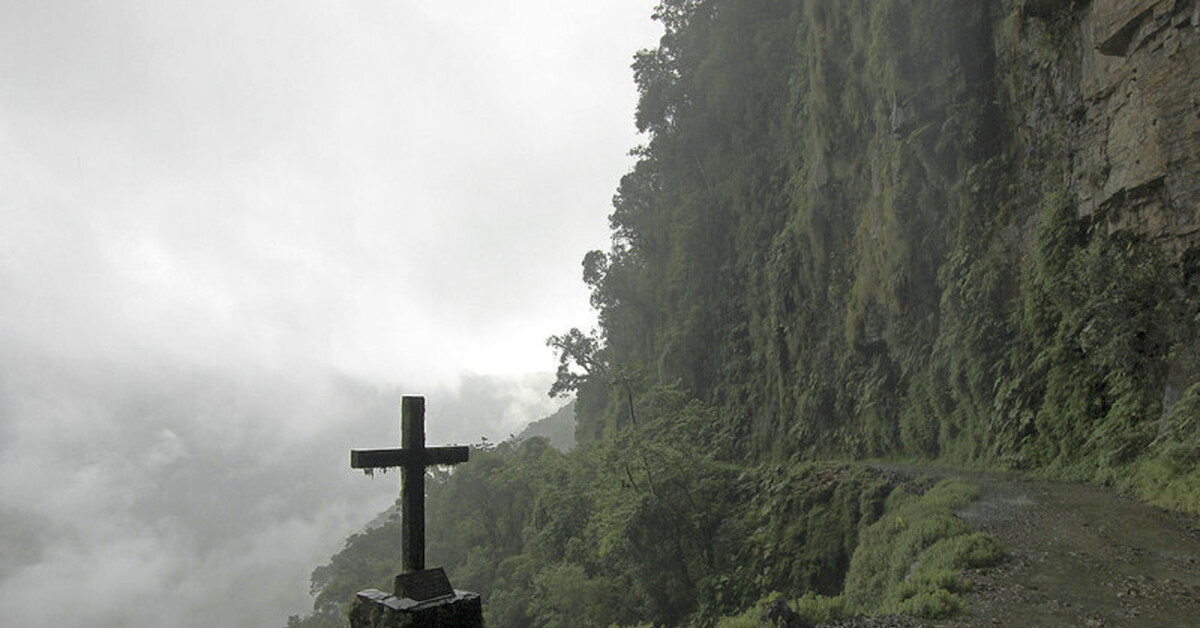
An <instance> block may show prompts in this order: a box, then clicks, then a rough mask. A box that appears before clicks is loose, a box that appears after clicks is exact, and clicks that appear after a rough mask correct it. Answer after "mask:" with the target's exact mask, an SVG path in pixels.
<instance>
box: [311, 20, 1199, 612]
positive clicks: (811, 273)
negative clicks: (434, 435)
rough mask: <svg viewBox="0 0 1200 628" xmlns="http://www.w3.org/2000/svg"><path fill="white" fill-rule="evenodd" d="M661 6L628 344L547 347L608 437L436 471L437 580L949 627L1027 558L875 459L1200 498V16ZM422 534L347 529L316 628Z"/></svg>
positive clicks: (1156, 496) (630, 226)
mask: <svg viewBox="0 0 1200 628" xmlns="http://www.w3.org/2000/svg"><path fill="white" fill-rule="evenodd" d="M655 17H656V19H658V20H659V21H660V22H661V23H662V24H663V26H664V28H665V34H664V36H663V38H662V40H661V44H660V46H659V47H658V48H656V49H653V50H646V51H643V52H641V53H639V54H638V55H637V57H636V59H635V61H634V64H633V70H634V77H635V80H636V82H637V85H638V88H639V90H640V93H641V100H640V103H639V106H638V110H637V116H636V123H637V126H638V128H639V129H640V130H642V131H643V132H644V137H645V140H646V141H645V144H644V145H642V146H640V147H638V148H637V149H636V150H635V155H636V156H637V158H638V159H637V162H636V165H635V166H634V167H633V168H632V170H631V171H630V172H629V173H628V174H627V175H626V176H625V177H624V178H623V179H622V180H621V181H620V184H619V186H618V188H617V192H616V195H615V197H614V207H613V212H612V215H611V225H612V230H613V238H612V246H611V248H609V249H608V250H606V251H593V252H591V253H588V254H587V255H586V257H585V258H584V260H583V280H584V281H585V282H586V283H587V284H588V285H589V286H590V287H591V289H592V303H593V305H594V306H595V307H596V309H597V311H598V312H599V328H598V329H596V330H594V331H590V332H585V331H580V330H578V329H572V330H569V331H567V332H565V333H562V334H559V335H554V336H552V337H551V338H550V339H549V340H548V344H549V345H550V346H551V347H553V348H555V349H556V350H557V351H558V353H559V355H560V358H561V364H560V369H559V372H558V379H557V381H556V383H555V385H554V387H553V389H552V390H551V393H552V394H554V395H568V396H569V395H574V396H575V398H576V406H575V407H576V417H577V423H576V438H577V440H578V443H579V444H578V446H577V447H576V448H575V449H573V450H571V451H570V452H567V453H562V452H560V451H557V450H555V449H554V448H552V447H550V446H549V445H548V444H547V443H546V441H544V440H542V439H539V438H533V439H529V440H525V441H522V442H505V443H501V444H499V445H494V446H487V447H482V448H478V449H476V450H475V451H474V452H472V458H471V462H470V463H469V464H465V465H462V466H460V467H458V468H456V469H455V471H454V472H453V473H440V474H436V475H435V481H433V482H431V483H430V484H429V486H430V488H429V492H430V495H429V500H430V504H431V506H430V511H429V512H430V522H429V530H430V532H429V534H430V537H431V545H430V562H431V563H432V564H443V565H445V566H446V567H447V568H448V571H449V572H450V575H451V578H452V580H453V581H454V583H455V585H456V586H458V587H460V588H466V589H472V590H477V591H480V592H481V593H483V595H484V600H485V615H486V618H487V622H488V625H489V626H610V625H622V626H632V625H638V624H645V625H654V626H676V625H697V626H712V625H718V626H727V627H731V626H758V625H764V623H763V622H766V621H773V620H771V619H770V618H771V617H774V618H775V619H776V620H779V621H783V620H784V619H786V617H788V616H790V615H788V614H789V613H798V614H799V615H802V616H804V617H806V618H807V619H809V620H814V621H821V620H829V619H835V618H839V617H846V616H853V615H858V614H864V613H865V614H878V613H895V612H903V613H908V614H914V615H918V616H924V617H937V616H943V615H946V614H949V613H953V612H954V610H955V609H956V608H957V605H958V597H957V594H958V592H959V591H961V590H962V589H963V588H964V587H965V586H968V583H967V582H965V581H964V580H963V579H962V577H961V575H960V573H961V570H963V569H967V568H973V567H980V566H984V565H990V564H993V563H994V562H995V561H996V560H998V559H999V558H1000V557H1001V555H1002V550H1001V548H1000V547H999V546H998V545H997V543H996V541H995V540H994V539H993V538H991V537H990V536H988V535H985V534H981V533H976V532H973V531H971V530H970V529H968V528H967V527H966V526H965V525H964V524H963V523H962V522H961V521H960V520H959V519H958V518H957V517H955V516H954V515H953V514H952V513H953V511H954V509H956V508H959V507H961V506H962V505H963V504H965V503H966V502H967V501H968V500H970V499H971V496H972V489H971V487H969V486H966V485H963V484H962V483H956V482H944V483H941V484H937V485H933V483H931V482H922V481H911V480H907V479H903V478H900V477H897V476H893V475H891V474H889V473H886V472H883V471H879V470H877V469H875V468H871V467H867V466H863V465H861V464H857V463H853V462H846V461H847V460H848V459H861V458H871V457H903V458H911V459H922V460H939V461H942V462H946V463H950V464H956V465H971V466H985V467H999V468H1019V469H1028V470H1033V471H1036V472H1039V473H1044V474H1048V475H1056V476H1062V477H1071V478H1079V479H1088V480H1092V481H1096V482H1099V483H1102V484H1107V485H1110V486H1115V487H1117V488H1119V489H1122V490H1128V491H1131V492H1134V493H1136V494H1138V495H1140V496H1141V497H1143V498H1145V499H1147V500H1150V501H1153V502H1157V503H1160V504H1164V505H1168V506H1171V507H1175V508H1180V509H1184V510H1190V511H1200V488H1198V487H1200V471H1198V469H1200V467H1198V466H1197V464H1198V462H1200V347H1198V346H1197V342H1196V338H1197V331H1200V330H1198V329H1197V327H1198V325H1200V100H1197V98H1196V96H1195V95H1196V94H1200V30H1198V29H1200V8H1197V5H1196V3H1195V2H1193V1H1189V0H1178V1H1176V0H1128V1H1118V0H1094V1H1090V2H1089V1H1086V0H991V1H978V2H977V1H970V2H967V1H963V0H845V1H840V2H830V1H826V0H736V1H734V0H728V1H716V0H665V1H664V2H662V3H661V4H660V6H659V8H658V10H657V13H656V16H655ZM832 460H840V461H842V462H831V461H832ZM397 544H398V541H397V540H396V533H395V524H389V525H385V526H383V527H381V528H377V529H375V530H371V531H368V532H365V533H363V534H362V535H359V536H358V537H354V538H352V539H350V541H349V542H348V544H347V547H346V549H345V550H344V551H343V552H342V553H340V554H339V555H337V556H335V557H334V559H333V561H332V562H331V564H330V565H327V566H325V567H321V568H319V569H318V570H317V571H316V572H315V573H314V575H313V586H314V591H315V592H316V593H317V594H318V595H317V604H316V607H317V611H318V612H317V614H315V615H313V616H311V617H308V618H305V619H300V618H296V619H295V621H294V622H293V624H294V625H297V626H317V625H325V624H324V623H322V622H329V623H330V624H332V623H336V622H338V621H340V619H341V618H342V617H344V614H343V611H344V605H345V604H346V603H347V602H348V600H349V599H350V596H351V595H352V593H353V591H355V590H357V589H359V588H365V587H367V586H383V583H385V582H386V581H387V579H388V577H389V575H390V574H391V573H392V571H394V570H395V569H396V568H397V567H398V563H399V555H398V550H397V548H396V547H395V545H397ZM781 600H785V601H788V602H789V604H788V605H784V604H781V603H777V602H779V601H781ZM772 613H775V614H774V615H772ZM781 614H782V615H781ZM781 617H783V619H780V618H781Z"/></svg>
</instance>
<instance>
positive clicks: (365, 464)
mask: <svg viewBox="0 0 1200 628" xmlns="http://www.w3.org/2000/svg"><path fill="white" fill-rule="evenodd" d="M470 451H471V450H470V448H469V447H463V446H457V447H429V448H426V449H425V450H424V451H423V452H422V453H423V455H420V456H418V455H415V453H416V452H414V451H412V450H408V449H352V450H350V468H351V469H384V468H388V467H403V466H406V465H410V464H418V463H420V464H422V465H423V466H428V465H434V464H458V463H460V462H466V461H467V458H468V457H469V456H470Z"/></svg>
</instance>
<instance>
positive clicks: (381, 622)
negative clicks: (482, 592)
mask: <svg viewBox="0 0 1200 628" xmlns="http://www.w3.org/2000/svg"><path fill="white" fill-rule="evenodd" d="M435 626H436V627H439V628H481V627H482V626H483V602H482V600H480V599H479V594H478V593H470V592H468V591H459V590H457V589H455V590H454V593H453V595H450V596H446V597H442V598H438V599H433V600H425V601H421V602H418V601H416V600H413V599H412V598H407V597H396V596H394V595H388V594H387V593H384V592H383V591H379V590H378V589H367V590H366V591H360V592H359V593H358V596H357V597H356V599H355V600H354V604H353V605H351V606H350V628H433V627H435Z"/></svg>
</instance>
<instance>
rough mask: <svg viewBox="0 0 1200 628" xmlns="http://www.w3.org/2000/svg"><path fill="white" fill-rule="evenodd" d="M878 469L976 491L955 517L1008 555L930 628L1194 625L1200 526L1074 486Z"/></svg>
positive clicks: (1197, 620) (1198, 521) (1199, 592)
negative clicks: (953, 480) (952, 481)
mask: <svg viewBox="0 0 1200 628" xmlns="http://www.w3.org/2000/svg"><path fill="white" fill-rule="evenodd" d="M880 466H883V467H885V468H888V469H890V470H893V471H897V472H901V473H906V474H912V475H916V474H920V475H925V474H928V475H933V476H947V477H949V476H957V477H962V478H964V479H966V480H968V481H970V482H973V483H975V484H978V485H979V486H980V488H981V493H980V497H979V499H978V500H977V501H975V502H973V503H972V504H971V505H969V506H968V507H966V508H965V509H963V510H962V511H960V512H959V516H960V517H962V518H963V520H964V521H966V522H967V523H968V524H970V525H971V526H973V527H976V528H978V529H980V530H984V531H986V532H989V533H991V534H993V535H995V537H996V538H997V539H999V540H1000V542H1001V543H1003V544H1004V547H1005V550H1006V551H1007V553H1008V559H1007V560H1006V561H1005V562H1004V563H1002V564H1000V565H999V566H997V567H992V568H988V569H979V570H974V571H971V572H968V574H967V578H969V579H970V580H971V581H972V582H974V585H975V586H974V590H973V591H972V592H969V593H966V594H964V595H963V602H964V609H963V612H962V614H961V615H959V616H958V617H956V618H954V619H952V620H949V621H940V622H930V623H929V625H936V626H955V627H958V626H1019V627H1021V628H1038V627H1043V626H1045V627H1050V626H1054V627H1058V626H1087V627H1092V626H1130V627H1141V626H1146V627H1151V626H1152V627H1156V628H1173V627H1187V626H1197V627H1200V518H1198V517H1196V516H1190V515H1182V514H1178V513H1172V512H1169V511H1165V510H1161V509H1158V508H1154V507H1151V506H1147V505H1145V504H1142V503H1139V502H1137V501H1134V500H1132V499H1129V498H1125V497H1121V496H1119V495H1115V494H1113V493H1111V492H1107V491H1104V490H1102V489H1099V488H1096V487H1093V486H1088V485H1083V484H1074V483H1067V482H1056V481H1051V480H1041V479H1031V478H1027V477H1023V476H1019V475H1015V474H1000V473H980V472H969V471H957V470H955V471H951V470H945V469H939V468H936V467H929V468H925V467H920V468H914V467H895V466H887V465H880Z"/></svg>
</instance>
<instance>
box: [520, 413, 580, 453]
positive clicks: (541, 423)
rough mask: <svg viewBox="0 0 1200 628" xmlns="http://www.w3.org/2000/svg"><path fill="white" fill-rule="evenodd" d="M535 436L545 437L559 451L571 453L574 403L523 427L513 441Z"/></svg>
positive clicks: (573, 430) (573, 439)
mask: <svg viewBox="0 0 1200 628" xmlns="http://www.w3.org/2000/svg"><path fill="white" fill-rule="evenodd" d="M537 436H543V437H545V438H546V440H548V441H550V446H551V447H553V448H555V449H557V450H559V451H562V452H567V451H571V449H573V448H574V447H575V401H574V400H572V401H571V402H570V403H568V404H566V405H565V406H563V407H561V408H559V409H558V410H557V411H556V412H555V413H554V414H551V415H550V416H547V417H544V418H541V419H538V420H536V421H534V422H533V423H530V424H529V425H527V426H525V429H523V430H521V433H520V434H517V435H516V437H514V438H513V440H515V441H517V442H521V441H525V440H529V439H530V438H534V437H537Z"/></svg>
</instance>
